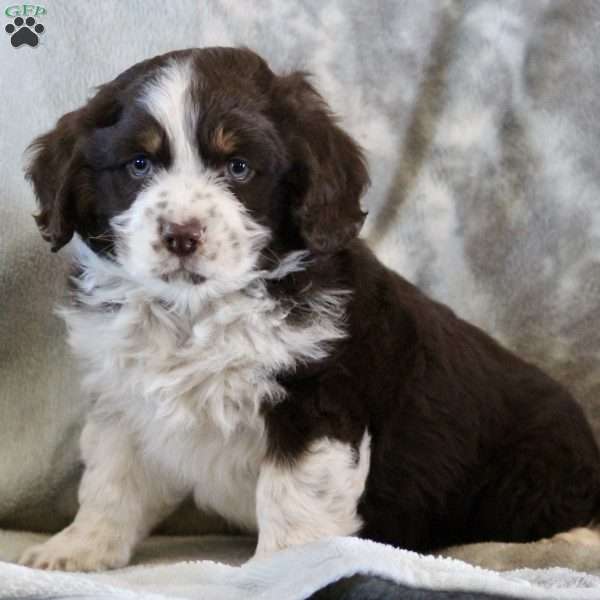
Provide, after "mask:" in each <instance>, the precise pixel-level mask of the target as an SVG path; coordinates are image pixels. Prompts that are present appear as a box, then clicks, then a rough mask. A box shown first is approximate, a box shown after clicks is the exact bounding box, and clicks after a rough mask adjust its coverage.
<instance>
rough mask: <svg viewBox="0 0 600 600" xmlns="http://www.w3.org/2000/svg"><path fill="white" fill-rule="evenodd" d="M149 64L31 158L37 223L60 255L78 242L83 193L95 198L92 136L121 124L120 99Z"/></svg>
mask: <svg viewBox="0 0 600 600" xmlns="http://www.w3.org/2000/svg"><path fill="white" fill-rule="evenodd" d="M145 64H146V63H140V64H139V65H136V66H135V67H132V68H131V69H128V70H127V71H125V72H124V73H123V74H122V75H120V76H119V77H117V79H115V80H113V81H112V82H110V83H107V84H104V85H101V86H99V87H98V88H97V89H98V91H97V93H96V94H95V96H93V97H92V98H91V99H90V100H89V102H88V103H87V104H86V105H85V106H84V107H83V108H80V109H78V110H75V111H73V112H70V113H67V114H66V115H64V116H63V117H61V118H60V119H59V121H58V123H57V124H56V127H55V128H54V129H53V130H52V131H49V132H48V133H46V134H44V135H42V136H40V137H38V138H37V139H36V140H34V141H33V142H32V143H31V145H30V146H29V148H28V149H27V154H28V156H29V161H28V164H27V166H26V168H25V175H26V177H27V179H29V180H30V181H31V182H32V183H33V188H34V191H35V195H36V196H37V200H38V206H39V212H38V213H37V214H36V215H35V217H34V218H35V220H36V223H37V226H38V228H39V229H40V232H41V234H42V237H43V238H44V239H45V240H46V241H47V242H50V243H51V244H52V251H53V252H57V251H58V250H60V249H61V248H62V247H63V246H64V245H65V244H67V243H68V242H69V241H70V240H71V238H72V237H73V233H74V232H75V229H76V220H77V193H78V191H81V190H82V189H85V192H86V193H87V194H88V195H89V194H91V193H92V190H91V186H90V185H89V183H88V184H86V182H85V173H84V170H85V161H84V152H83V145H84V144H85V142H86V140H87V139H88V135H89V134H90V132H91V131H93V130H94V129H95V128H98V127H109V126H111V125H113V124H114V123H116V121H117V120H118V119H119V115H120V112H121V109H122V104H121V103H120V101H119V99H118V97H117V96H118V93H119V92H120V91H121V90H122V89H123V88H124V87H125V86H126V85H127V84H129V83H130V82H131V81H132V80H133V79H134V77H135V76H136V75H137V73H138V70H139V69H140V68H141V67H143V66H144V65H145Z"/></svg>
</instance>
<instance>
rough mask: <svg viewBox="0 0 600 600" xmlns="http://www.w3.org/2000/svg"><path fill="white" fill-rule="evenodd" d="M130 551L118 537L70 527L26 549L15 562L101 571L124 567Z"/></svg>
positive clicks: (102, 532)
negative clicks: (42, 542)
mask: <svg viewBox="0 0 600 600" xmlns="http://www.w3.org/2000/svg"><path fill="white" fill-rule="evenodd" d="M129 557H130V549H129V547H128V546H127V545H126V544H123V543H122V542H121V541H120V540H119V537H118V535H115V534H114V533H112V532H108V531H103V530H100V529H96V530H94V529H90V530H87V531H85V532H83V531H81V532H80V531H79V530H78V529H77V528H76V526H74V525H71V526H70V527H67V528H66V529H64V530H63V531H61V532H60V533H58V534H56V535H55V536H54V537H52V538H50V539H49V540H48V541H47V542H45V543H44V544H39V545H38V546H33V547H32V548H28V549H27V550H26V551H25V552H24V553H23V555H22V556H21V558H20V559H19V563H20V564H22V565H25V566H28V567H33V568H35V569H48V570H58V571H103V570H105V569H116V568H118V567H124V566H125V565H126V564H127V563H128V562H129Z"/></svg>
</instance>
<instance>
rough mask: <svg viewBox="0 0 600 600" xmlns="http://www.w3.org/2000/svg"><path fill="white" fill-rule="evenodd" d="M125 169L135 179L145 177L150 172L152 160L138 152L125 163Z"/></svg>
mask: <svg viewBox="0 0 600 600" xmlns="http://www.w3.org/2000/svg"><path fill="white" fill-rule="evenodd" d="M127 170H128V171H129V174H130V175H131V176H132V177H135V178H136V179H140V178H142V177H147V176H148V175H150V173H152V161H151V160H150V159H149V158H148V157H147V156H145V155H143V154H140V155H139V156H136V157H135V158H134V159H133V160H131V161H129V162H128V163H127Z"/></svg>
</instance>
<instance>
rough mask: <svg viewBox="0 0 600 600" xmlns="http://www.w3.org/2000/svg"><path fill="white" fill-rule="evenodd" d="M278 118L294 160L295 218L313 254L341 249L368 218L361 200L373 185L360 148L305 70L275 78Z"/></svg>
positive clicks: (291, 179)
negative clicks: (337, 119)
mask: <svg viewBox="0 0 600 600" xmlns="http://www.w3.org/2000/svg"><path fill="white" fill-rule="evenodd" d="M275 95H276V99H275V104H276V106H277V107H278V108H277V110H278V115H277V117H276V120H277V121H278V122H279V123H280V130H281V133H282V135H283V136H284V138H286V139H287V144H288V149H289V151H290V155H291V159H292V164H293V166H292V170H291V172H290V183H291V189H292V190H293V193H294V195H295V196H296V205H295V207H294V211H295V220H296V223H297V226H298V229H299V232H300V235H301V236H302V238H303V239H304V241H305V243H306V245H307V246H308V247H309V248H310V249H311V250H313V251H314V252H319V253H329V252H335V251H337V250H340V249H341V248H343V247H344V246H346V245H347V244H348V243H349V242H350V241H351V240H352V239H354V238H355V237H356V236H357V235H358V233H359V231H360V229H361V227H362V224H363V222H364V220H365V217H366V213H364V212H363V211H362V210H361V207H360V198H361V196H362V194H363V192H364V190H365V188H366V187H367V185H368V184H369V175H368V172H367V166H366V161H365V158H364V156H363V153H362V151H361V149H360V147H359V146H358V145H357V144H356V142H354V140H353V139H352V138H351V137H350V136H349V135H348V134H347V133H345V132H344V131H343V130H342V129H340V127H338V125H337V124H336V120H335V117H334V116H333V115H332V114H331V111H330V110H329V108H328V106H327V104H326V103H325V101H324V100H323V98H322V97H321V96H320V95H319V93H318V92H317V91H316V90H315V88H314V87H313V86H312V85H311V84H310V83H309V81H308V78H307V75H306V74H305V73H302V72H296V73H292V74H291V75H288V76H286V77H279V78H277V81H276V84H275Z"/></svg>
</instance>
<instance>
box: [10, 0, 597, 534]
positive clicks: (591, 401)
mask: <svg viewBox="0 0 600 600" xmlns="http://www.w3.org/2000/svg"><path fill="white" fill-rule="evenodd" d="M46 8H47V14H46V15H44V16H40V17H38V21H40V22H41V23H43V25H44V27H45V31H44V32H43V33H42V34H40V36H39V37H40V43H39V45H38V46H37V47H35V48H32V47H29V46H21V47H19V48H14V47H13V46H12V45H11V44H10V42H9V38H10V36H9V35H8V34H6V33H3V32H0V35H2V36H4V38H3V39H2V38H0V59H1V61H2V62H1V64H2V69H0V100H1V102H0V157H2V161H1V162H0V526H3V527H14V528H25V529H33V530H39V531H52V530H56V529H57V528H59V527H61V526H62V525H64V524H65V523H66V522H67V521H68V520H69V519H70V518H71V517H72V516H73V514H74V511H75V508H76V501H75V493H74V492H75V489H76V482H77V478H78V475H79V467H78V462H77V438H78V434H79V431H80V427H81V422H82V418H83V415H84V413H85V410H86V402H87V401H86V399H85V398H83V397H82V396H81V394H80V393H79V390H78V384H77V381H78V377H77V370H76V367H75V365H74V361H73V360H72V358H71V357H70V356H69V354H68V352H67V350H66V347H65V342H64V331H63V326H62V324H61V322H60V321H59V319H58V318H57V317H56V316H55V315H54V314H53V306H54V304H55V303H56V302H57V301H59V300H60V299H61V298H62V296H63V294H64V280H65V278H64V272H65V263H66V261H65V259H64V257H61V256H53V255H51V254H50V253H49V250H48V248H47V247H46V246H45V245H44V244H43V242H42V241H41V239H40V238H39V235H38V233H37V231H36V229H35V227H34V222H33V219H31V217H30V215H31V213H32V212H33V211H34V200H33V194H32V191H31V189H30V188H29V187H28V186H27V184H26V183H25V182H24V181H23V178H22V171H21V168H22V154H23V151H24V150H25V147H26V145H27V144H28V142H30V141H31V139H32V138H33V137H34V136H35V135H38V134H40V133H41V132H43V131H45V130H47V129H48V128H50V127H52V126H53V124H54V122H55V121H56V119H57V118H58V117H59V116H60V115H62V114H63V113H64V112H66V111H68V110H71V109H74V108H76V107H77V106H79V105H80V104H81V103H82V102H83V101H84V100H85V98H86V97H87V96H89V94H90V92H91V90H92V87H93V86H95V85H97V84H100V83H102V82H104V81H106V80H108V79H111V78H113V77H114V76H116V75H117V74H118V73H119V72H120V71H122V70H123V69H125V68H126V67H127V66H129V65H131V64H132V63H134V62H136V61H139V60H141V59H143V58H146V57H148V56H152V55H154V54H158V53H161V52H165V51H167V50H171V49H174V48H183V47H188V46H204V45H247V46H250V47H252V48H254V49H256V50H257V51H258V52H260V53H261V54H263V55H264V56H265V58H267V60H268V61H269V62H270V63H271V65H272V66H273V68H274V69H275V70H278V71H286V70H289V69H293V68H304V69H308V70H310V71H312V72H313V73H314V74H315V83H316V85H317V86H318V87H319V89H320V90H322V92H323V94H324V95H325V97H326V98H327V99H328V100H329V102H330V103H331V105H332V107H333V108H334V110H335V111H336V112H337V113H338V114H339V115H340V117H341V123H342V125H343V126H344V127H346V128H347V129H348V130H349V132H350V133H351V134H352V135H354V136H355V137H356V138H357V139H358V140H359V142H360V143H361V144H362V145H363V147H364V148H365V150H366V152H367V156H368V159H369V165H370V170H371V176H372V180H373V185H372V187H371V189H370V191H369V193H368V195H367V196H366V198H365V207H366V208H368V210H369V218H368V221H367V224H366V226H365V229H364V236H365V237H366V238H367V239H368V240H369V241H370V243H371V244H372V246H373V248H374V249H375V250H376V251H377V253H378V254H379V256H380V257H381V258H382V259H383V260H384V261H385V262H386V263H387V264H388V265H390V266H392V267H393V268H395V269H397V270H398V271H399V272H401V273H402V274H403V275H404V276H406V277H407V278H408V279H410V280H412V281H413V282H415V283H417V284H418V285H419V286H421V287H422V288H424V289H425V290H426V291H428V292H429V293H430V294H431V295H432V296H434V297H435V298H437V299H439V300H442V301H444V302H446V303H448V304H450V305H451V306H452V307H453V308H454V310H455V311H456V312H457V313H458V314H460V315H461V316H463V317H465V318H466V319H469V320H471V321H473V322H475V323H476V324H478V325H480V326H481V327H483V328H484V329H486V330H487V331H488V332H490V333H492V334H493V335H494V336H496V338H498V339H499V340H500V341H502V342H503V343H504V344H505V345H507V346H508V347H509V348H511V349H513V350H515V351H516V352H518V353H519V354H521V355H522V356H524V357H525V358H528V359H530V360H531V361H533V362H535V363H537V364H538V365H540V366H542V367H543V368H545V369H546V370H547V371H549V372H550V373H551V374H552V375H554V376H555V377H556V378H557V379H559V380H560V381H562V382H564V383H565V384H566V385H567V386H568V387H569V388H570V389H571V390H572V391H573V392H574V393H575V395H576V397H577V398H578V400H579V401H580V402H581V403H582V404H583V406H584V407H585V409H586V410H587V413H588V415H589V416H590V418H591V419H592V421H593V424H594V427H595V430H596V433H597V435H599V436H600V399H599V398H598V396H599V395H600V327H599V324H600V320H599V319H600V210H598V208H599V204H600V161H599V159H598V156H599V155H600V154H599V150H600V119H599V118H598V115H599V114H600V36H599V26H600V3H598V2H595V1H593V0H590V1H586V0H578V1H572V0H565V1H560V0H503V1H494V0H479V1H467V0H465V1H460V0H454V1H452V0H447V1H441V0H431V1H429V0H403V1H401V0H381V1H379V2H373V1H365V0H303V1H299V0H294V1H291V0H290V1H287V0H285V1H279V0H278V1H275V0H273V1H272V2H260V3H258V2H256V3H251V4H249V3H247V2H241V1H239V0H221V1H218V0H210V1H209V0H203V2H195V1H191V0H190V1H186V0H171V1H170V2H162V1H160V0H129V1H128V2H126V3H124V2H120V1H118V0H103V1H102V2H69V1H67V0H60V1H59V0H53V1H52V2H47V3H46ZM10 22H12V19H11V18H9V17H4V22H3V26H2V29H3V30H4V25H5V24H7V23H10ZM189 523H190V521H189V519H186V520H182V519H181V518H179V519H177V518H175V519H174V520H172V521H171V524H170V526H169V527H170V530H171V531H182V530H186V531H189V530H190V529H192V530H195V531H204V530H207V529H210V530H214V529H215V528H218V527H217V525H216V524H215V522H214V521H212V520H207V519H206V518H200V519H195V525H193V526H192V525H190V524H189ZM219 527H222V526H219Z"/></svg>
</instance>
